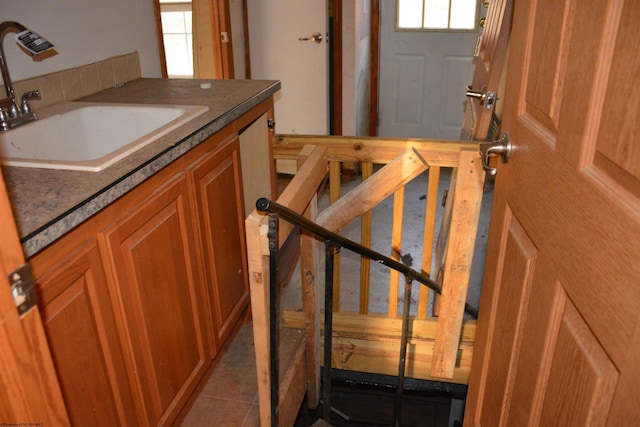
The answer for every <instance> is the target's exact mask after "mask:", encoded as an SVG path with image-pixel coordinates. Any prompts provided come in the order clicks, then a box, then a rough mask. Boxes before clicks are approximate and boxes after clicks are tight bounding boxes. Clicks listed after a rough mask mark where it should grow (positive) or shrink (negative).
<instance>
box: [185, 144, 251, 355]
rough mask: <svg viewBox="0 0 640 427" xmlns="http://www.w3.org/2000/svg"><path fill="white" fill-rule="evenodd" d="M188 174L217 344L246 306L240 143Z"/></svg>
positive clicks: (198, 163) (195, 165) (220, 149)
mask: <svg viewBox="0 0 640 427" xmlns="http://www.w3.org/2000/svg"><path fill="white" fill-rule="evenodd" d="M187 173H188V175H189V180H190V182H191V189H192V191H193V194H194V198H193V199H194V201H195V203H196V209H197V213H198V226H199V229H200V233H199V234H200V238H201V241H202V247H203V255H204V267H205V273H206V284H207V290H208V293H209V300H210V304H211V314H210V315H211V321H212V322H213V329H214V332H215V335H216V342H217V343H220V345H221V343H222V342H224V340H225V339H226V338H227V336H228V335H229V334H230V333H231V331H232V330H233V326H234V325H235V324H236V322H237V321H238V319H239V318H240V316H241V315H242V313H243V311H244V309H245V308H246V307H247V305H248V303H249V284H248V277H247V271H246V268H245V266H246V265H247V261H246V248H245V239H244V235H245V233H244V215H243V213H244V201H243V195H242V194H243V193H242V172H241V169H240V151H239V144H238V138H237V137H235V136H234V137H233V138H232V139H230V140H228V141H226V142H224V143H222V144H220V146H219V147H217V148H215V149H213V150H211V151H209V152H208V153H206V154H205V155H203V156H202V157H201V158H200V159H199V160H198V161H196V162H194V163H193V164H192V165H191V166H190V167H188V168H187Z"/></svg>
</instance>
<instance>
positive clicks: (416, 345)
mask: <svg viewBox="0 0 640 427" xmlns="http://www.w3.org/2000/svg"><path fill="white" fill-rule="evenodd" d="M301 324H304V314H303V313H301V312H299V311H297V310H284V325H285V327H294V328H296V327H299V326H300V325H301ZM401 328H402V319H399V318H396V319H390V318H388V317H386V316H384V315H374V314H369V315H358V314H355V313H335V314H334V318H333V332H334V338H333V343H334V348H333V355H332V367H333V368H336V369H345V370H351V371H359V372H368V373H374V374H384V375H392V376H396V375H397V374H398V356H399V353H400V334H401ZM475 330H476V322H475V321H465V322H464V324H463V334H462V342H461V343H460V346H459V351H458V354H457V359H456V364H455V368H454V374H453V376H452V378H448V379H444V381H449V382H454V383H459V384H466V383H467V382H468V378H469V372H470V370H471V359H472V357H473V347H474V343H473V341H474V340H475ZM436 332H437V320H436V319H433V318H430V319H427V320H418V319H415V318H412V336H411V338H410V339H409V346H408V349H409V351H408V356H407V374H406V375H407V376H408V377H411V378H418V379H424V380H437V381H443V379H442V378H437V377H434V376H432V375H430V372H431V363H432V359H433V346H434V338H435V336H436ZM321 341H322V339H321Z"/></svg>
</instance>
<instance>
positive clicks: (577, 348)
mask: <svg viewBox="0 0 640 427" xmlns="http://www.w3.org/2000/svg"><path fill="white" fill-rule="evenodd" d="M638 20H640V4H639V3H638V2H633V1H613V0H610V1H609V0H601V1H592V2H580V1H562V2H558V1H551V0H536V1H529V2H516V4H515V9H514V21H513V33H512V39H511V50H510V57H509V70H508V76H507V85H506V94H505V110H504V112H505V116H504V124H503V129H504V130H505V131H506V132H508V133H509V135H510V137H511V142H512V144H513V146H514V151H513V154H512V157H511V160H510V161H509V163H507V164H505V165H502V166H499V168H498V174H497V178H496V185H495V192H494V200H493V212H492V218H491V228H490V236H489V246H488V250H487V264H486V266H485V280H484V283H483V293H482V296H481V303H480V310H479V311H480V315H479V318H478V335H477V340H476V349H475V351H474V360H473V366H472V372H471V378H470V383H469V400H468V402H469V403H468V407H467V413H466V417H465V425H476V426H478V425H486V426H492V427H493V426H536V425H540V426H545V427H546V426H556V425H557V426H572V425H575V426H584V425H611V426H620V425H639V424H640V405H639V404H638V378H640V368H639V366H640V358H639V356H638V355H639V354H640V353H639V350H640V327H639V325H640V314H639V313H640V287H639V286H638V283H640V263H639V262H638V254H640V169H639V168H638V164H640V150H638V143H637V138H636V136H635V135H637V134H638V132H639V131H640V120H638V118H639V117H640V103H639V102H638V99H639V95H640V93H639V92H638V88H637V85H636V82H635V79H634V78H633V77H634V76H637V75H639V73H640V56H638V49H637V47H638V45H639V44H640V32H638V31H637V30H636V29H635V26H634V23H636V22H638ZM515 230H517V232H516V231H515ZM516 235H517V236H519V237H518V241H520V242H523V243H521V244H519V245H518V246H514V245H513V244H512V243H511V242H512V241H513V236H516ZM510 248H511V249H510ZM513 248H518V249H517V250H515V251H514V250H512V249H513ZM527 254H528V255H527ZM518 271H522V272H523V273H524V274H520V275H519V276H516V275H514V272H518ZM518 277H523V278H524V280H521V279H519V278H518Z"/></svg>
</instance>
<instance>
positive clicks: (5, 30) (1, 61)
mask: <svg viewBox="0 0 640 427" xmlns="http://www.w3.org/2000/svg"><path fill="white" fill-rule="evenodd" d="M26 30H27V29H26V28H25V26H24V25H22V24H19V23H17V22H14V21H5V22H3V23H1V24H0V71H2V82H3V83H4V90H5V92H6V94H7V98H9V99H10V100H12V101H13V104H14V105H15V107H16V108H18V105H17V103H16V94H15V91H14V90H13V83H11V76H10V75H9V68H8V67H7V60H6V59H5V54H4V37H5V36H6V35H7V34H9V33H10V32H16V33H20V32H22V31H26Z"/></svg>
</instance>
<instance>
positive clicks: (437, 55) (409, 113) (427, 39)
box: [378, 0, 478, 139]
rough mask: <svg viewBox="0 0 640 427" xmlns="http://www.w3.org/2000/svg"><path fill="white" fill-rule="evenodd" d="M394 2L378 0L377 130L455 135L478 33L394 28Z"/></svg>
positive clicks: (427, 135) (411, 134) (392, 134)
mask: <svg viewBox="0 0 640 427" xmlns="http://www.w3.org/2000/svg"><path fill="white" fill-rule="evenodd" d="M396 6H397V1H396V0H393V1H383V2H380V7H381V8H380V23H381V28H380V82H379V87H380V101H379V105H378V115H379V124H378V135H380V136H384V137H405V138H437V139H458V138H459V137H460V124H461V123H462V120H463V117H464V111H463V105H464V101H465V87H466V86H467V85H468V84H469V82H470V81H471V78H472V76H473V53H474V47H475V43H476V39H477V36H478V34H477V32H442V31H396V25H395V24H396Z"/></svg>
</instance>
